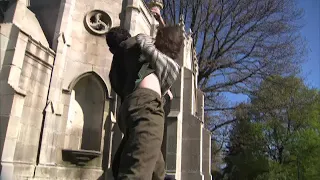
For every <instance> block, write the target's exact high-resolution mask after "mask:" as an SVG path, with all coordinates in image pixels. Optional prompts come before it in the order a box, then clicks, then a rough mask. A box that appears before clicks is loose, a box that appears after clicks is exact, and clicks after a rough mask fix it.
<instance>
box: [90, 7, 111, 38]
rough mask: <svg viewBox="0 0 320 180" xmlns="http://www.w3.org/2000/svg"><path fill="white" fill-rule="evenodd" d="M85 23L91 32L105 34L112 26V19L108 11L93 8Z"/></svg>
mask: <svg viewBox="0 0 320 180" xmlns="http://www.w3.org/2000/svg"><path fill="white" fill-rule="evenodd" d="M84 25H85V27H86V29H87V31H89V32H90V33H91V34H95V35H104V34H106V33H107V32H108V31H109V29H110V28H111V27H112V20H111V17H110V16H109V15H108V13H106V12H104V11H101V10H93V11H90V12H88V13H87V14H86V16H85V18H84Z"/></svg>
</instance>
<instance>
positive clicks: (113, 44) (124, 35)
mask: <svg viewBox="0 0 320 180" xmlns="http://www.w3.org/2000/svg"><path fill="white" fill-rule="evenodd" d="M130 37H131V35H130V33H129V31H128V30H126V29H124V28H121V27H120V26H117V27H113V28H111V29H110V30H109V31H108V32H107V34H106V41H107V44H108V46H109V48H110V51H111V52H112V53H114V52H115V51H117V50H118V49H119V48H120V43H121V42H122V41H125V40H127V39H128V38H130Z"/></svg>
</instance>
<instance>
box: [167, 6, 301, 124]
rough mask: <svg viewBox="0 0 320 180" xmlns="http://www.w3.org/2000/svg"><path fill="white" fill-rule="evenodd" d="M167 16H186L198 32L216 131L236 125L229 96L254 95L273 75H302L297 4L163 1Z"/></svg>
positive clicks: (203, 82)
mask: <svg viewBox="0 0 320 180" xmlns="http://www.w3.org/2000/svg"><path fill="white" fill-rule="evenodd" d="M163 2H164V10H163V17H164V19H165V21H166V22H167V23H171V24H176V23H178V21H179V17H180V16H181V15H182V16H183V17H184V19H185V24H186V28H190V29H191V30H192V32H193V38H194V46H195V47H196V50H197V56H198V61H199V77H198V83H199V87H200V88H201V90H202V91H204V92H205V93H206V101H205V105H206V108H205V110H206V111H207V113H208V114H211V115H213V116H215V115H217V116H215V117H216V118H214V119H213V118H210V119H213V120H212V121H211V122H212V124H211V128H212V130H217V129H218V128H219V127H222V126H224V125H228V124H230V123H232V122H234V121H235V120H234V119H228V118H227V117H228V115H227V114H228V112H229V111H230V110H233V109H234V106H233V105H230V103H229V102H228V101H227V100H226V98H225V97H224V96H225V94H226V93H233V94H245V95H250V93H251V92H253V90H254V89H256V87H257V86H258V84H259V83H260V82H261V80H263V79H265V78H266V77H268V76H270V75H275V74H276V75H285V74H293V73H297V71H298V70H299V64H300V63H301V59H302V58H301V57H302V56H301V55H302V53H303V52H304V44H303V43H302V41H301V39H300V35H299V33H298V30H299V28H300V27H299V26H298V24H297V20H298V19H299V18H300V17H301V16H302V11H301V10H299V9H297V8H296V7H295V4H294V1H293V0H163Z"/></svg>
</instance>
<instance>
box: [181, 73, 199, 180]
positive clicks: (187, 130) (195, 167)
mask: <svg viewBox="0 0 320 180" xmlns="http://www.w3.org/2000/svg"><path fill="white" fill-rule="evenodd" d="M192 79H193V78H192V71H191V70H190V69H187V68H184V87H183V89H184V97H183V100H184V109H183V121H182V162H181V164H182V165H181V179H183V180H201V179H202V178H203V175H202V173H201V158H202V157H201V149H202V147H201V146H202V144H201V130H202V123H201V121H200V120H199V118H197V117H195V116H193V115H192V114H191V112H192V106H191V103H192V98H193V96H194V92H192V86H193V85H194V81H192Z"/></svg>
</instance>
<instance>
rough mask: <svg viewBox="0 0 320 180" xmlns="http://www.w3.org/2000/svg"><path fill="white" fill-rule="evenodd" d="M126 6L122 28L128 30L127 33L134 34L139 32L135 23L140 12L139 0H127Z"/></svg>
mask: <svg viewBox="0 0 320 180" xmlns="http://www.w3.org/2000/svg"><path fill="white" fill-rule="evenodd" d="M127 2H128V3H127V7H126V16H125V22H124V28H125V29H127V30H129V33H130V34H131V35H132V36H134V35H136V34H137V33H139V32H136V25H137V21H138V17H139V14H140V8H139V3H140V1H139V0H128V1H127Z"/></svg>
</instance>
